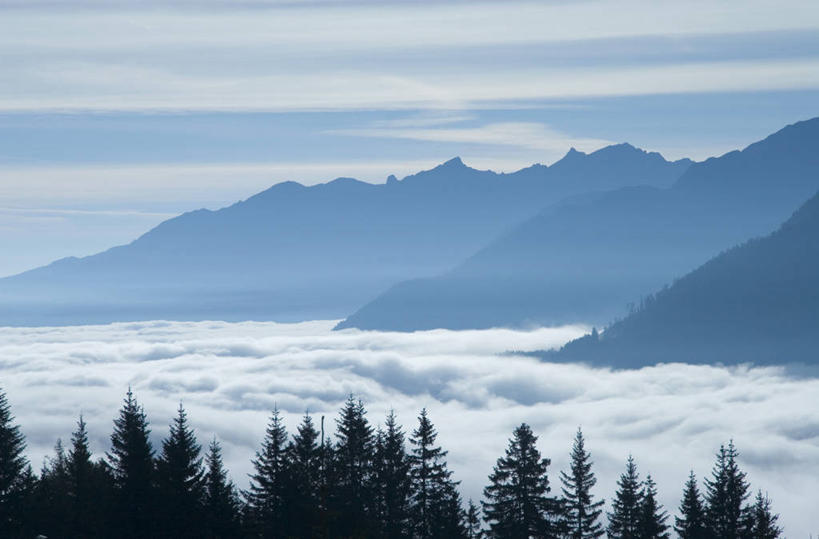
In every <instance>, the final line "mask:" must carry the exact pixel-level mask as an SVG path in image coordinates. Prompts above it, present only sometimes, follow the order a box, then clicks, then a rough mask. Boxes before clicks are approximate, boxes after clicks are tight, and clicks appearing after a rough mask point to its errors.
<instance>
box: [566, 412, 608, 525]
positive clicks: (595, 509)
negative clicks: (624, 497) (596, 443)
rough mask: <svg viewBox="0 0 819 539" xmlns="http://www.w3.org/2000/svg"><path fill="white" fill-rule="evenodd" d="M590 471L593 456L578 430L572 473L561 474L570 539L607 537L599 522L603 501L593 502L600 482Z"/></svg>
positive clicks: (571, 467) (571, 466)
mask: <svg viewBox="0 0 819 539" xmlns="http://www.w3.org/2000/svg"><path fill="white" fill-rule="evenodd" d="M591 467H592V461H591V455H590V454H589V453H587V452H586V448H585V442H584V440H583V432H582V431H581V430H580V429H579V428H578V429H577V435H576V436H575V439H574V445H573V446H572V453H571V465H570V469H569V473H566V472H560V480H561V482H562V483H563V500H562V506H563V511H564V514H563V518H564V522H565V524H564V527H565V529H566V532H567V534H568V537H570V538H571V539H596V538H597V537H601V536H603V534H604V532H603V525H602V524H600V522H598V519H599V518H600V514H601V513H602V512H603V510H602V506H603V502H604V501H603V500H600V501H598V502H595V501H594V495H593V494H592V493H591V489H592V488H593V487H594V485H595V484H597V478H595V477H594V473H593V472H592V471H591Z"/></svg>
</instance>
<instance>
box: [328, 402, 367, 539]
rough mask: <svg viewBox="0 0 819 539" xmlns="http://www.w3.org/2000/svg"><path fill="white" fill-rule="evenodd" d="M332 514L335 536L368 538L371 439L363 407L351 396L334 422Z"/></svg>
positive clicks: (361, 403) (362, 404)
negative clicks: (334, 485)
mask: <svg viewBox="0 0 819 539" xmlns="http://www.w3.org/2000/svg"><path fill="white" fill-rule="evenodd" d="M336 438H337V440H338V441H337V444H336V449H335V481H336V488H335V494H336V495H335V510H336V511H337V512H338V513H339V514H340V517H341V518H340V519H338V524H339V526H340V528H338V529H337V530H336V534H337V535H341V536H344V537H356V536H362V535H370V534H371V528H372V527H373V526H374V523H373V522H372V518H371V517H372V515H373V513H374V507H373V504H374V499H373V494H374V492H373V487H374V484H373V479H374V478H373V458H374V449H375V439H374V436H373V428H372V426H371V425H370V423H369V421H367V412H366V410H365V409H364V403H363V402H361V401H360V400H359V401H356V400H355V399H354V398H353V396H352V395H350V397H349V398H348V399H347V402H345V404H344V407H343V408H342V409H341V413H340V414H339V418H338V419H336Z"/></svg>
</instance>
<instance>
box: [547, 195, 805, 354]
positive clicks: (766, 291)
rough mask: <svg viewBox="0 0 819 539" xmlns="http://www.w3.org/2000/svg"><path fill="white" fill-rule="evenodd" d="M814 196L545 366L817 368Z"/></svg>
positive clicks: (651, 296) (565, 349)
mask: <svg viewBox="0 0 819 539" xmlns="http://www.w3.org/2000/svg"><path fill="white" fill-rule="evenodd" d="M817 276H819V194H817V195H815V196H814V197H812V198H811V199H810V200H808V202H806V203H805V204H804V205H803V206H802V207H801V208H800V209H799V210H798V211H796V212H795V213H794V214H793V216H792V217H791V218H790V219H788V220H787V221H786V222H785V223H784V224H783V225H782V226H781V227H780V228H779V229H778V230H777V231H775V232H774V233H772V234H770V235H768V236H765V237H762V238H757V239H753V240H750V241H748V242H746V243H744V244H742V245H739V246H737V247H734V248H732V249H729V250H727V251H725V252H724V253H722V254H720V255H718V256H717V257H715V258H713V259H712V260H710V261H708V262H707V263H706V264H704V265H702V266H700V267H699V268H697V269H696V270H694V271H692V272H691V273H689V274H687V275H685V276H684V277H682V278H680V279H679V280H677V281H676V282H674V283H673V284H672V285H671V286H668V287H665V288H663V289H662V290H660V291H659V292H657V293H656V294H652V295H649V296H647V297H646V298H645V299H644V301H643V302H642V305H641V306H640V307H639V308H638V309H637V310H636V311H635V312H634V313H632V314H630V315H629V316H627V317H625V318H623V319H622V320H619V321H617V322H615V323H614V324H612V325H611V326H610V327H608V328H607V329H606V330H605V331H604V332H603V333H602V334H600V333H598V332H597V331H594V332H593V333H592V334H590V335H587V336H586V337H583V338H581V339H578V340H576V341H573V342H571V343H569V344H567V345H566V346H564V347H563V349H562V350H560V351H559V352H556V353H549V354H548V355H547V357H548V358H549V359H551V360H562V361H582V362H587V363H592V364H596V365H610V366H615V367H642V366H645V365H652V364H655V363H668V362H685V363H723V364H730V363H746V362H747V363H754V364H782V363H791V362H796V363H812V364H815V363H816V350H817V349H819V331H817V327H819V285H817Z"/></svg>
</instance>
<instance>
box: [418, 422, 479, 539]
mask: <svg viewBox="0 0 819 539" xmlns="http://www.w3.org/2000/svg"><path fill="white" fill-rule="evenodd" d="M437 437H438V433H437V432H436V430H435V427H434V426H433V425H432V422H431V421H430V420H429V416H428V415H427V411H426V408H425V409H423V410H421V415H420V416H419V417H418V428H417V429H415V430H414V431H413V432H412V437H411V438H410V442H411V444H412V446H413V448H412V452H411V455H410V476H411V480H412V500H411V513H410V515H411V516H410V520H411V527H412V530H413V536H414V537H418V538H421V539H426V538H433V537H436V538H437V537H455V536H456V535H453V534H457V535H464V534H465V531H464V530H463V529H459V528H461V514H460V513H461V512H462V510H461V509H460V507H459V506H460V497H459V495H458V492H457V488H456V487H457V483H455V482H454V481H453V480H452V479H451V477H452V472H450V471H449V469H448V468H447V464H446V461H445V460H444V459H445V458H446V455H447V452H446V451H444V450H443V449H441V447H440V446H436V445H435V440H436V438H437ZM448 534H449V535H448Z"/></svg>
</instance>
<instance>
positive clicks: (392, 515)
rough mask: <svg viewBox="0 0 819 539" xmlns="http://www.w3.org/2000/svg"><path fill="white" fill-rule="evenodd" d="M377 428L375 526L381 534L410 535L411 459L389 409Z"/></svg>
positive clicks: (399, 429) (394, 537) (391, 538)
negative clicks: (380, 426) (376, 507)
mask: <svg viewBox="0 0 819 539" xmlns="http://www.w3.org/2000/svg"><path fill="white" fill-rule="evenodd" d="M384 427H385V430H384V431H383V432H379V436H378V437H377V438H376V449H375V483H376V486H377V487H376V490H377V496H376V498H377V500H378V528H379V530H378V531H379V534H380V535H381V536H382V537H386V538H390V539H396V538H402V537H409V522H410V520H409V517H410V494H411V488H412V484H411V481H410V461H409V457H408V455H407V452H406V447H405V442H404V431H403V429H402V428H401V427H400V426H399V425H398V424H397V422H396V418H395V412H394V411H392V410H391V411H390V413H389V414H387V419H386V421H385V424H384Z"/></svg>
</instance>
